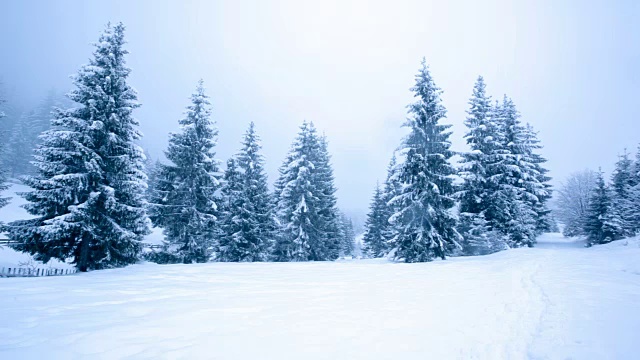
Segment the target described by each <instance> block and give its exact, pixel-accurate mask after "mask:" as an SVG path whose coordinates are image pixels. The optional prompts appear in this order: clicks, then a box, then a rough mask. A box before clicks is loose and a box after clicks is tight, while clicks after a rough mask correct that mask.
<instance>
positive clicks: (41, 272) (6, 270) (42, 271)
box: [0, 238, 164, 278]
mask: <svg viewBox="0 0 640 360" xmlns="http://www.w3.org/2000/svg"><path fill="white" fill-rule="evenodd" d="M17 243H18V242H17V241H14V240H11V239H7V238H0V245H12V244H17ZM142 247H145V248H148V249H161V248H163V247H164V245H161V244H149V243H142ZM77 272H78V270H77V269H55V268H33V267H21V266H15V267H3V268H2V269H0V278H2V277H39V276H60V275H71V274H75V273H77Z"/></svg>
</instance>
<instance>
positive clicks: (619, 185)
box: [611, 149, 638, 236]
mask: <svg viewBox="0 0 640 360" xmlns="http://www.w3.org/2000/svg"><path fill="white" fill-rule="evenodd" d="M633 170H634V164H633V161H632V160H631V159H630V158H629V154H628V153H627V150H626V149H625V151H624V153H623V154H622V155H620V156H619V158H618V161H617V162H616V164H615V169H614V171H613V174H612V176H611V187H612V190H613V194H612V195H613V198H614V202H613V206H614V207H615V208H616V209H615V211H616V212H617V213H618V214H619V215H620V218H621V220H622V227H623V229H624V235H625V236H633V235H634V234H635V233H636V231H638V225H637V224H638V223H637V219H636V218H637V216H636V214H637V210H636V208H637V205H636V203H635V200H636V199H635V198H634V196H633V195H634V194H633V193H634V187H635V186H636V184H637V182H636V180H637V178H636V176H635V174H634V173H633Z"/></svg>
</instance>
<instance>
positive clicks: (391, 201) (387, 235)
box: [380, 152, 402, 256]
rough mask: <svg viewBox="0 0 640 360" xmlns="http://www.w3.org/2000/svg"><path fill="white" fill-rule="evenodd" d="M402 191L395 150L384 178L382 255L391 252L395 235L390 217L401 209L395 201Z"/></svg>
mask: <svg viewBox="0 0 640 360" xmlns="http://www.w3.org/2000/svg"><path fill="white" fill-rule="evenodd" d="M401 193H402V183H401V181H400V177H399V166H398V161H397V159H396V154H395V152H394V153H393V155H392V156H391V160H390V161H389V165H388V166H387V177H386V178H385V180H384V190H383V192H382V199H383V202H384V205H385V206H384V212H385V213H384V222H383V223H382V225H383V227H382V234H383V237H384V240H385V241H384V243H383V244H381V246H382V248H381V250H382V253H380V256H383V255H384V254H386V253H388V252H389V247H390V242H391V239H393V237H394V236H395V233H394V229H393V226H392V225H391V222H390V221H389V219H391V216H393V214H395V213H396V212H397V211H398V210H400V208H399V206H398V203H396V202H395V199H396V197H398V196H400V194H401Z"/></svg>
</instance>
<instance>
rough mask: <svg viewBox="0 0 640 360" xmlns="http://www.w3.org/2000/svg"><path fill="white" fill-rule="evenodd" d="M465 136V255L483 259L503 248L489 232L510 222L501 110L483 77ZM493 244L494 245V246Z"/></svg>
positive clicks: (461, 193)
mask: <svg viewBox="0 0 640 360" xmlns="http://www.w3.org/2000/svg"><path fill="white" fill-rule="evenodd" d="M469 105H470V108H469V110H467V118H466V119H465V125H466V126H467V128H468V131H467V133H466V135H465V139H466V141H467V144H468V145H469V147H470V151H469V152H466V153H463V154H462V160H461V169H460V176H461V177H462V179H463V183H462V185H461V186H460V191H459V192H458V198H459V199H460V228H459V231H460V233H461V235H462V236H463V238H464V240H463V244H462V245H463V253H464V254H466V255H481V254H487V253H490V252H494V251H498V250H501V249H503V248H504V241H503V236H501V235H499V234H498V233H497V232H492V233H491V234H490V233H489V232H491V231H492V229H494V228H496V229H497V228H498V227H499V224H500V223H502V222H505V221H506V220H505V219H508V214H507V213H506V211H505V208H506V203H507V201H508V198H509V195H508V194H505V192H504V190H503V188H502V187H501V186H500V179H501V174H502V173H501V171H502V170H503V169H502V168H501V162H502V159H503V156H504V154H505V151H504V149H503V146H502V144H501V142H500V139H501V136H502V133H501V128H500V123H499V119H500V116H499V115H500V111H501V107H500V106H496V107H493V106H492V105H491V98H490V96H488V95H487V93H486V85H485V82H484V79H483V78H482V76H480V77H478V79H477V80H476V83H475V85H474V88H473V93H472V96H471V98H470V99H469ZM492 242H494V243H492Z"/></svg>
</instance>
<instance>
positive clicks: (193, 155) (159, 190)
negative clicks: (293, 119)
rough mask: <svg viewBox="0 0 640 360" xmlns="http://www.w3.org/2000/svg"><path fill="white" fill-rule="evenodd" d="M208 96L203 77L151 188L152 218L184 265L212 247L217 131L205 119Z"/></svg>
mask: <svg viewBox="0 0 640 360" xmlns="http://www.w3.org/2000/svg"><path fill="white" fill-rule="evenodd" d="M210 116H211V109H210V102H209V97H208V96H207V95H206V94H205V89H204V86H203V82H202V80H200V82H199V83H198V86H197V88H196V92H195V93H194V94H193V95H191V105H189V106H187V111H186V116H185V117H184V118H183V119H181V120H180V128H181V131H180V132H179V133H173V134H171V136H170V139H169V148H168V150H167V151H166V152H165V155H166V157H167V159H168V160H169V161H170V163H169V164H162V165H160V169H159V170H158V173H157V180H156V187H155V190H154V191H153V198H152V201H151V202H152V205H151V220H152V221H153V223H154V225H155V226H158V227H161V228H163V229H164V235H165V238H166V242H167V245H168V249H169V251H174V252H175V254H176V255H177V257H178V258H180V259H181V261H182V262H184V263H192V262H206V261H208V260H209V257H210V249H211V248H212V247H213V246H214V245H215V244H214V241H215V239H216V237H217V236H218V233H219V229H218V226H217V223H216V219H217V218H216V214H217V202H218V199H217V197H216V191H217V190H218V189H219V188H220V177H221V174H220V173H219V163H218V160H216V159H215V150H214V148H215V146H216V139H217V135H218V131H217V129H216V128H215V126H214V124H213V122H212V121H211V120H210Z"/></svg>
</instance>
